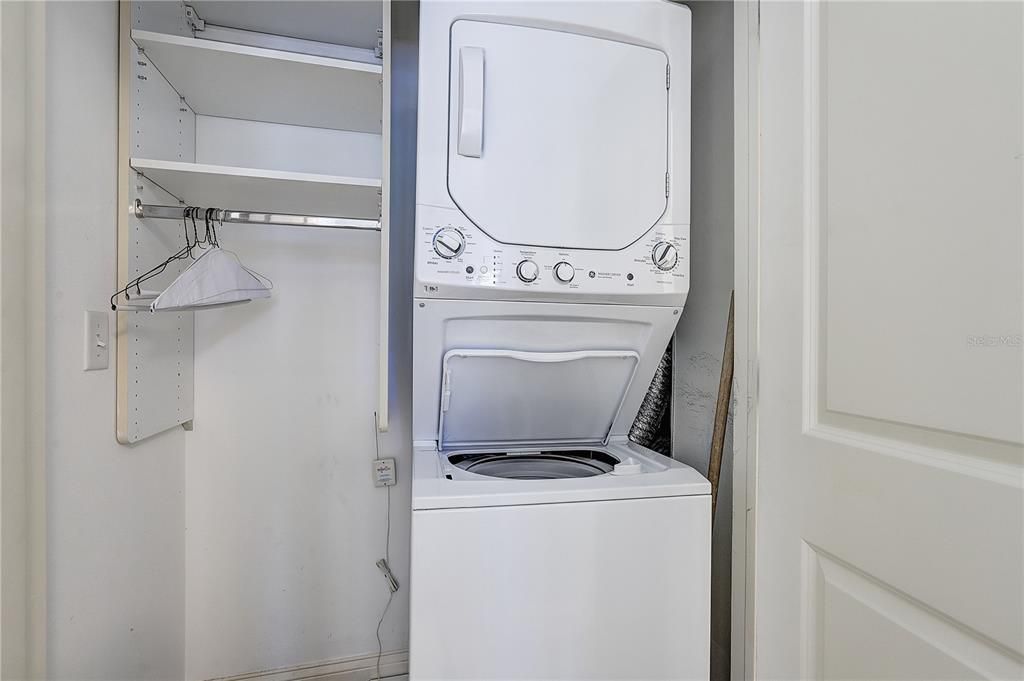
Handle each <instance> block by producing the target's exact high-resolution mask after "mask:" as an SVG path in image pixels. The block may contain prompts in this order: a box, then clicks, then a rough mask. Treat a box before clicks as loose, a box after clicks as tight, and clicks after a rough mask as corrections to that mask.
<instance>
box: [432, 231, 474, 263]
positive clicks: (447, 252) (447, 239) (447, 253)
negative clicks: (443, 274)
mask: <svg viewBox="0 0 1024 681" xmlns="http://www.w3.org/2000/svg"><path fill="white" fill-rule="evenodd" d="M464 250H466V237H464V236H462V232H460V231H459V230H457V229H455V228H454V227H445V228H444V229H439V230H438V231H437V234H435V235H434V252H435V253H437V254H438V255H439V256H441V257H442V258H444V259H445V260H451V259H452V258H457V257H459V256H460V255H462V252H463V251H464Z"/></svg>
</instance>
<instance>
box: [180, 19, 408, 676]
mask: <svg viewBox="0 0 1024 681" xmlns="http://www.w3.org/2000/svg"><path fill="white" fill-rule="evenodd" d="M416 20H417V16H416V7H415V5H413V4H411V3H397V4H396V5H395V7H394V18H393V21H394V22H395V23H394V25H393V29H392V30H393V41H394V42H393V45H392V57H393V61H392V63H393V66H392V78H393V81H394V84H393V87H392V92H393V93H394V94H393V96H394V98H395V99H394V102H393V106H392V116H393V121H392V136H393V137H392V159H393V160H392V175H391V177H392V204H391V205H392V225H391V230H392V240H391V259H392V283H391V308H392V318H391V339H390V344H391V348H390V350H391V427H390V430H389V432H387V433H384V434H382V435H381V456H391V457H395V458H396V459H397V460H398V486H397V487H395V488H393V489H392V492H391V504H392V506H391V565H392V567H393V569H394V571H395V574H396V576H397V577H398V579H399V580H400V581H401V582H402V585H403V589H402V590H401V591H399V592H398V593H397V594H396V596H395V600H394V602H393V603H392V604H391V607H390V609H389V611H388V616H387V619H386V620H385V621H384V626H383V627H382V630H381V634H382V639H383V647H384V651H385V652H387V651H401V652H402V653H404V651H405V649H406V648H407V647H408V591H407V586H408V545H409V519H410V512H409V508H410V507H409V494H410V488H409V485H408V483H409V470H410V468H409V447H408V443H409V442H410V441H411V432H410V429H409V416H410V406H411V405H410V382H411V369H410V365H409V361H408V359H409V358H410V357H411V355H412V350H411V322H410V317H411V296H412V283H411V276H410V273H409V266H408V263H410V262H411V253H410V252H409V251H410V248H411V243H412V242H411V238H410V236H409V230H410V229H411V225H412V206H413V205H414V194H413V192H414V185H413V182H412V172H413V169H414V168H415V163H414V153H415V144H416V143H415V134H414V133H415V129H416V124H415V109H414V106H413V105H414V103H415V101H416V81H415V73H416V63H415V49H416V44H415V36H416ZM410 135H411V136H410ZM246 140H252V142H253V143H252V144H248V143H247V142H246ZM256 142H258V144H257V143H256ZM379 145H380V138H379V137H377V136H374V135H366V134H361V133H352V132H344V131H330V130H317V129H312V128H300V127H297V126H286V125H272V124H265V123H253V122H246V121H237V120H231V119H223V118H213V117H206V116H198V117H197V121H196V156H197V158H196V160H197V161H199V162H206V163H225V164H228V165H236V164H237V165H249V166H254V167H275V168H280V169H290V168H289V166H294V169H295V170H297V171H304V172H325V173H336V174H342V175H344V174H349V173H352V174H356V175H366V174H372V173H371V172H370V171H369V170H368V169H370V170H372V172H379V170H377V169H376V168H370V166H371V165H372V164H373V163H374V162H376V163H378V164H379V153H380V151H379V149H380V146H379ZM261 154H263V155H269V157H260V156H259V155H261ZM240 155H249V156H246V157H242V156H240ZM403 168H408V172H406V171H405V170H403ZM221 234H222V239H223V243H224V245H225V246H226V247H227V248H229V249H232V250H237V251H238V252H239V254H241V255H242V256H243V258H244V261H245V262H246V263H247V264H248V265H249V266H251V267H253V268H254V269H256V270H258V271H260V272H262V273H264V274H267V275H268V276H270V277H271V278H272V279H273V280H274V293H273V297H272V298H271V299H270V300H269V301H266V302H256V303H253V304H251V305H246V306H242V307H240V308H237V309H234V310H225V311H223V312H221V313H218V312H216V311H210V312H207V313H200V314H197V315H196V344H195V348H196V364H195V376H196V379H195V381H196V402H195V417H196V418H195V430H194V431H193V432H191V433H189V434H188V435H187V465H186V478H187V483H186V489H187V497H186V517H187V533H186V566H187V569H186V574H187V581H186V592H187V598H186V603H187V607H186V611H187V616H186V669H187V678H189V679H208V678H212V677H220V676H228V675H236V674H240V673H244V672H250V671H259V670H266V669H277V668H290V667H297V666H302V665H309V664H315V663H319V662H331V661H336V660H343V659H348V658H353V657H358V656H373V655H375V654H376V651H377V641H376V638H375V629H376V624H377V619H378V617H379V616H380V614H381V611H382V609H383V608H384V605H385V603H386V601H387V595H388V592H387V588H386V582H385V580H384V578H383V577H382V575H381V574H380V572H379V571H378V570H377V568H376V566H375V562H376V560H377V559H378V558H381V557H382V556H383V555H384V541H385V529H386V527H385V511H386V507H385V504H386V499H387V495H386V492H385V490H384V489H382V488H375V487H374V486H373V483H372V478H371V463H370V462H371V460H372V459H373V458H374V456H375V443H374V434H375V427H374V421H373V410H374V408H375V405H376V399H377V393H376V390H377V376H376V367H377V364H376V357H377V354H376V353H377V341H378V339H377V311H378V309H379V308H378V298H377V296H378V283H377V282H378V275H379V269H378V263H379V251H378V248H379V238H378V235H377V234H376V233H364V232H358V231H333V230H317V229H288V228H275V227H257V228H252V227H242V226H228V227H225V228H223V229H222V230H221ZM407 244H408V246H407ZM403 263H404V265H403ZM398 657H399V658H401V655H399V656H398ZM356 664H357V665H359V664H367V665H372V664H373V660H372V657H370V658H367V659H366V660H365V661H364V662H363V663H356ZM400 667H401V665H399V668H400Z"/></svg>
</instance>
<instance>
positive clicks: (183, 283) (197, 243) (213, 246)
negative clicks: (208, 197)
mask: <svg viewBox="0 0 1024 681" xmlns="http://www.w3.org/2000/svg"><path fill="white" fill-rule="evenodd" d="M200 210H202V209H200V208H198V207H196V206H188V207H186V208H185V209H184V210H183V211H182V233H183V236H184V238H185V246H184V247H183V248H182V249H181V250H179V251H177V252H176V253H174V254H172V255H170V256H169V257H168V258H167V259H166V260H164V261H163V262H161V263H160V264H159V265H156V266H155V267H153V268H151V269H150V270H148V271H146V272H143V273H142V274H140V275H138V276H137V277H135V278H134V279H132V280H130V281H129V282H128V283H127V284H126V285H125V286H124V288H121V289H119V290H118V291H116V292H115V293H114V295H112V296H111V297H110V306H111V309H113V310H129V311H141V310H146V309H148V310H150V311H153V312H156V311H169V310H176V311H180V310H189V309H209V308H211V307H223V306H225V305H236V304H241V303H247V302H250V301H251V300H253V299H255V298H268V297H270V290H271V289H272V288H273V286H274V283H273V281H271V280H270V278H269V277H266V276H265V275H262V274H260V273H258V272H256V271H254V270H251V269H249V268H248V267H246V266H245V265H243V264H242V263H241V261H240V260H239V258H238V255H237V254H235V253H233V252H231V251H227V250H225V249H222V248H221V247H220V238H219V236H218V234H217V223H218V222H219V220H218V219H217V216H218V215H220V214H221V213H222V211H220V210H218V209H216V208H207V209H206V210H205V211H204V213H203V227H204V228H203V231H202V236H200V231H199V226H198V224H197V221H196V217H197V215H198V213H199V211H200ZM221 224H223V223H221ZM190 226H191V228H192V229H191V231H192V234H191V236H190V235H189V227H190ZM197 252H199V255H198V256H197V255H196V253H197ZM214 254H215V255H214ZM211 255H212V256H213V257H212V259H210V258H208V256H211ZM180 260H191V261H192V263H191V264H190V265H189V266H188V267H187V268H185V270H183V271H182V272H181V274H179V275H178V277H177V278H176V279H175V280H174V282H172V283H171V284H170V286H168V287H167V288H166V289H165V290H164V291H163V292H160V291H146V290H144V289H143V288H142V285H143V284H144V283H145V282H147V281H149V280H151V279H154V278H156V277H158V276H160V275H161V274H163V273H164V272H165V271H167V268H168V267H169V266H170V265H171V264H172V263H175V262H178V261H180ZM200 263H202V264H201V265H200ZM119 295H123V296H124V298H125V300H126V301H128V303H129V305H124V306H119V305H118V304H117V297H118V296H119ZM133 300H134V304H132V303H133ZM144 301H150V302H149V305H145V304H144Z"/></svg>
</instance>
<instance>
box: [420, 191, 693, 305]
mask: <svg viewBox="0 0 1024 681" xmlns="http://www.w3.org/2000/svg"><path fill="white" fill-rule="evenodd" d="M416 237H417V238H416V277H417V281H418V285H419V290H417V292H416V295H417V296H431V295H439V294H441V293H442V290H443V289H444V290H446V289H448V288H449V287H458V288H466V287H469V288H473V289H491V290H493V291H494V292H495V293H497V292H499V291H509V292H513V293H514V292H532V293H541V294H543V293H547V294H558V293H572V294H576V295H587V294H597V295H599V296H600V295H602V294H603V295H629V294H634V295H651V294H667V293H676V292H680V293H682V292H685V291H687V290H688V288H689V282H688V278H689V252H690V249H689V225H656V226H655V227H654V228H652V229H651V230H650V231H649V232H648V233H647V234H645V235H644V236H643V237H641V238H640V239H639V240H637V241H636V242H634V243H632V244H630V245H629V246H627V247H626V248H624V249H622V250H619V251H597V250H581V249H572V248H548V247H541V246H525V245H519V244H504V243H499V242H498V241H495V240H494V239H492V238H491V237H490V236H488V235H487V234H486V233H485V232H484V231H483V230H481V229H480V228H478V227H477V226H476V225H474V224H473V223H471V222H470V221H469V220H467V219H466V217H465V216H463V215H462V213H461V212H459V211H457V210H452V209H448V208H440V207H436V206H427V205H418V206H417V207H416ZM474 297H476V296H474Z"/></svg>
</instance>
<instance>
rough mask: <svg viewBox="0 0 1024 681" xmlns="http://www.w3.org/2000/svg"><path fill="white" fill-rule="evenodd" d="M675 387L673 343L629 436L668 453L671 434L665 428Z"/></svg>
mask: <svg viewBox="0 0 1024 681" xmlns="http://www.w3.org/2000/svg"><path fill="white" fill-rule="evenodd" d="M671 391H672V345H671V343H670V344H669V346H668V347H667V348H665V354H664V355H662V356H661V362H659V363H658V368H657V370H656V371H655V372H654V378H652V379H651V386H650V387H649V388H648V389H647V394H646V395H644V401H643V402H642V403H641V404H640V411H638V412H637V414H636V418H635V419H633V426H632V427H631V428H630V429H629V439H630V440H631V441H632V442H635V443H636V444H638V445H641V446H643V447H649V448H650V449H653V450H654V451H656V452H658V453H659V454H665V455H666V456H668V453H669V452H668V450H669V437H668V435H669V434H668V433H667V432H665V431H666V429H663V428H662V425H663V422H664V420H665V413H666V411H667V410H668V404H669V398H670V395H671Z"/></svg>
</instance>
